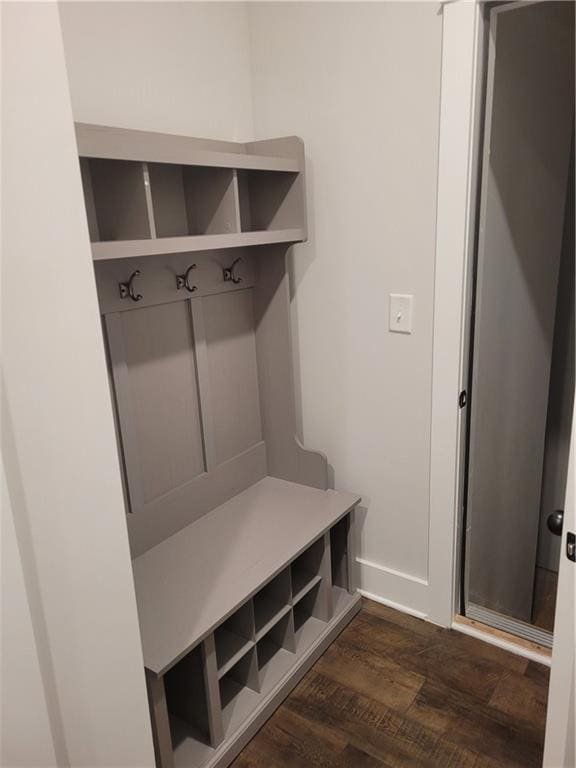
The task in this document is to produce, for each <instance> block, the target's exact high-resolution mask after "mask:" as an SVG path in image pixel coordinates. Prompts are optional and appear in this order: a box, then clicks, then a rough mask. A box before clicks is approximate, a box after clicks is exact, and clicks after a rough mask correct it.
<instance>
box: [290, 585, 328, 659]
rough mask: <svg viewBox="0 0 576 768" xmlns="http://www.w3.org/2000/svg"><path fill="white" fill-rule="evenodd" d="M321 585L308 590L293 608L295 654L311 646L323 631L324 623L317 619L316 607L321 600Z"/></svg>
mask: <svg viewBox="0 0 576 768" xmlns="http://www.w3.org/2000/svg"><path fill="white" fill-rule="evenodd" d="M320 590H321V584H317V585H316V586H315V587H314V588H313V589H311V590H310V592H308V593H307V594H306V595H305V596H304V597H303V598H302V600H300V602H299V603H298V604H297V605H295V606H294V641H295V649H296V653H301V652H302V650H303V649H304V648H307V647H308V646H309V645H311V644H312V642H313V641H314V639H315V638H316V637H318V636H319V635H320V634H322V632H323V631H324V628H325V627H326V622H325V621H324V620H323V619H321V618H319V617H318V615H317V614H318V605H319V602H320V600H321V591H320Z"/></svg>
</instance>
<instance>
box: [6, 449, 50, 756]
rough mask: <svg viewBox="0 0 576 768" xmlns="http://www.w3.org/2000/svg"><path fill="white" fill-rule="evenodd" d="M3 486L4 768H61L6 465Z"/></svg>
mask: <svg viewBox="0 0 576 768" xmlns="http://www.w3.org/2000/svg"><path fill="white" fill-rule="evenodd" d="M0 472H1V482H2V489H1V492H2V497H1V504H2V557H1V562H2V572H1V574H2V575H1V583H2V612H1V623H2V652H1V657H0V678H1V679H2V686H1V688H0V697H1V698H0V705H1V707H0V712H1V723H2V726H1V731H0V764H1V765H4V766H9V767H10V768H15V766H27V767H28V768H35V767H36V766H43V768H50V767H52V766H53V767H54V768H57V765H58V763H57V761H56V754H55V752H54V742H53V740H52V732H51V728H50V714H49V711H48V706H47V702H46V696H45V693H44V683H43V680H42V668H41V666H40V660H39V658H38V652H37V649H36V639H35V636H34V626H33V624H32V615H31V612H30V605H29V603H28V597H27V594H26V583H25V576H24V569H23V567H22V560H21V557H20V550H19V547H18V540H17V537H16V528H15V525H14V513H13V510H12V505H11V503H10V496H9V494H8V488H7V486H6V478H5V476H4V464H3V463H2V465H0Z"/></svg>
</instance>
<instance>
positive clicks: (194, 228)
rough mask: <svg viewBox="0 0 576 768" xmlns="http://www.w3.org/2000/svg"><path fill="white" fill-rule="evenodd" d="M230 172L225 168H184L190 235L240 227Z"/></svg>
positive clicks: (230, 230) (220, 231)
mask: <svg viewBox="0 0 576 768" xmlns="http://www.w3.org/2000/svg"><path fill="white" fill-rule="evenodd" d="M233 177H234V172H233V171H232V170H229V169H227V168H197V167H186V168H184V191H185V196H186V211H187V214H188V231H189V233H190V234H191V235H217V234H230V233H232V232H239V231H240V220H239V218H238V217H237V210H236V199H235V190H234V183H233V181H234V179H233Z"/></svg>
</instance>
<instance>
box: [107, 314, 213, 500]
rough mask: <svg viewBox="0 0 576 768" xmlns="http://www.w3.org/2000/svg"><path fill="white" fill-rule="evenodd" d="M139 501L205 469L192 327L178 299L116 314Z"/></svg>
mask: <svg viewBox="0 0 576 768" xmlns="http://www.w3.org/2000/svg"><path fill="white" fill-rule="evenodd" d="M121 325H122V334H123V337H124V348H125V351H126V364H127V368H128V377H129V387H130V397H131V399H132V403H133V406H132V407H133V412H134V420H135V424H134V429H135V432H136V435H137V442H138V458H139V461H140V468H141V477H142V488H143V493H142V497H143V501H144V503H149V502H151V501H153V500H155V499H157V498H158V497H160V496H162V495H163V494H165V493H167V492H169V491H171V490H173V489H174V488H178V487H179V486H181V485H183V484H184V483H186V482H188V481H190V480H192V479H194V478H195V477H198V475H200V474H201V473H203V472H204V471H205V469H206V467H205V460H204V451H203V443H202V428H201V421H200V408H199V401H198V388H197V383H196V363H195V357H194V353H193V337H192V325H191V318H190V314H189V310H188V307H187V306H186V304H183V303H182V302H173V303H171V304H160V305H158V306H154V307H144V308H143V309H139V310H136V311H134V312H123V313H122V314H121Z"/></svg>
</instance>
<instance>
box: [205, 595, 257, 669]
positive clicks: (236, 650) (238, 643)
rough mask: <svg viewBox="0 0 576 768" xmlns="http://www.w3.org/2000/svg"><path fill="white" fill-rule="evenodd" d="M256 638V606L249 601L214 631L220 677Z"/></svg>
mask: <svg viewBox="0 0 576 768" xmlns="http://www.w3.org/2000/svg"><path fill="white" fill-rule="evenodd" d="M254 638H255V628H254V606H253V603H252V601H248V602H247V603H245V604H244V605H243V606H241V607H240V608H239V609H238V610H237V611H235V612H234V613H233V614H232V616H230V617H229V618H228V619H227V620H226V621H225V622H224V623H223V624H221V625H220V626H219V627H218V628H217V629H216V631H215V632H214V640H215V644H216V660H217V668H218V677H219V678H221V677H223V676H224V675H225V674H226V673H227V672H228V671H229V670H230V669H231V668H232V667H234V666H235V664H236V663H237V662H238V661H239V660H240V659H241V658H242V656H244V654H246V653H247V652H248V651H249V650H250V649H251V648H253V647H254V642H255V640H254Z"/></svg>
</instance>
